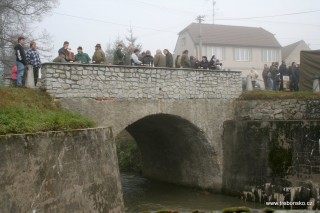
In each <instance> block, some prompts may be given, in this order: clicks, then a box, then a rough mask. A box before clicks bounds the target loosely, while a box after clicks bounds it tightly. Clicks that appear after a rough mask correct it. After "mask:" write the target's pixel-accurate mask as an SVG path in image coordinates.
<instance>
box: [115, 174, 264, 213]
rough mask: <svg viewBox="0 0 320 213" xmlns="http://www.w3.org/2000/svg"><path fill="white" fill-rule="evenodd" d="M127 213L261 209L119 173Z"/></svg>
mask: <svg viewBox="0 0 320 213" xmlns="http://www.w3.org/2000/svg"><path fill="white" fill-rule="evenodd" d="M121 182H122V189H123V196H124V202H125V208H126V212H130V213H134V212H142V211H156V210H163V209H170V210H178V211H179V212H191V210H195V209H198V210H202V211H205V212H210V211H213V210H222V209H223V208H226V207H233V206H248V207H250V208H254V209H261V208H264V206H262V205H261V204H257V203H247V204H245V203H243V201H241V200H240V199H239V198H236V197H229V196H225V195H221V194H210V193H208V192H204V191H200V190H197V189H192V188H187V187H181V186H176V185H172V184H167V183H162V182H158V181H154V180H150V179H146V178H144V177H142V176H139V175H136V174H128V173H122V174H121Z"/></svg>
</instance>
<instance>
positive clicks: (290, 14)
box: [216, 10, 320, 21]
mask: <svg viewBox="0 0 320 213" xmlns="http://www.w3.org/2000/svg"><path fill="white" fill-rule="evenodd" d="M315 12H320V10H310V11H303V12H296V13H285V14H278V15H269V16H256V17H247V18H222V19H216V20H219V21H224V20H244V19H256V18H273V17H279V16H292V15H300V14H306V13H315Z"/></svg>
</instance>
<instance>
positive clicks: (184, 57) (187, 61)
mask: <svg viewBox="0 0 320 213" xmlns="http://www.w3.org/2000/svg"><path fill="white" fill-rule="evenodd" d="M188 53H189V51H188V50H184V51H183V52H182V56H181V67H182V68H190V67H191V64H190V59H189V56H188Z"/></svg>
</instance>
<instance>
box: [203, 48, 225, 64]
mask: <svg viewBox="0 0 320 213" xmlns="http://www.w3.org/2000/svg"><path fill="white" fill-rule="evenodd" d="M213 55H215V56H216V59H219V60H220V61H221V60H223V58H224V57H223V48H222V47H207V57H208V60H210V59H211V57H212V56H213Z"/></svg>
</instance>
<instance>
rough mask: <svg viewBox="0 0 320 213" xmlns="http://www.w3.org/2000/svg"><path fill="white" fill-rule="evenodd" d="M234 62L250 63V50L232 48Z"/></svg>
mask: <svg viewBox="0 0 320 213" xmlns="http://www.w3.org/2000/svg"><path fill="white" fill-rule="evenodd" d="M234 59H235V61H251V49H250V48H234Z"/></svg>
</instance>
